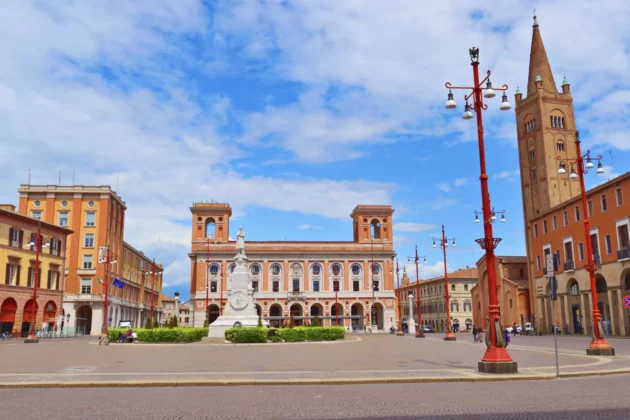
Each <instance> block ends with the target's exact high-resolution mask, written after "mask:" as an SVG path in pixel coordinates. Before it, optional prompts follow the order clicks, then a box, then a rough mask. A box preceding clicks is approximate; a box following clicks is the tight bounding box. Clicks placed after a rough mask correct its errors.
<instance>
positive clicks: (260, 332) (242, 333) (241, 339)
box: [225, 327, 267, 343]
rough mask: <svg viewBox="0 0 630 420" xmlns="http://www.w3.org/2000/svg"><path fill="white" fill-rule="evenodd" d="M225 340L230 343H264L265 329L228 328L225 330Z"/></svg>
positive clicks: (265, 337)
mask: <svg viewBox="0 0 630 420" xmlns="http://www.w3.org/2000/svg"><path fill="white" fill-rule="evenodd" d="M225 339H226V340H228V341H231V342H232V343H266V342H267V329H266V328H260V327H249V328H247V327H246V328H242V327H241V328H230V329H228V330H225Z"/></svg>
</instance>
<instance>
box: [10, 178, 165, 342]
mask: <svg viewBox="0 0 630 420" xmlns="http://www.w3.org/2000/svg"><path fill="white" fill-rule="evenodd" d="M18 192H19V193H20V201H19V213H21V214H23V215H26V216H30V217H32V218H35V219H38V220H41V221H43V222H46V223H48V224H52V225H57V226H62V227H69V228H71V229H72V232H73V233H72V234H71V235H70V236H69V237H68V241H67V246H66V254H67V256H68V259H67V262H66V266H65V274H66V283H65V289H64V304H63V308H64V311H65V313H66V316H67V315H68V314H70V324H71V325H73V326H74V327H76V332H77V333H78V334H92V335H99V334H100V333H101V329H102V326H103V312H104V300H105V294H104V293H105V287H104V286H105V285H104V283H102V282H104V281H105V279H106V278H109V286H108V295H109V296H108V301H109V304H108V308H107V312H108V315H107V319H108V325H109V326H118V324H119V322H120V321H131V322H132V325H134V326H136V327H140V326H142V325H143V324H144V322H145V321H146V319H147V317H149V316H150V313H151V312H152V311H151V308H152V307H153V317H154V318H155V319H157V320H158V321H159V318H160V313H161V309H160V295H161V290H162V266H161V265H160V264H155V263H154V261H153V260H152V259H150V258H148V257H147V256H145V255H144V253H142V251H139V250H137V249H135V248H133V247H132V246H131V245H129V244H128V243H126V242H125V241H124V239H123V238H124V230H125V212H126V210H127V205H126V204H125V202H124V201H123V200H122V198H121V197H120V196H118V194H116V192H115V191H113V190H112V189H111V187H109V186H104V185H100V186H85V185H72V186H66V185H24V184H23V185H21V186H20V188H19V189H18ZM64 242H65V241H64ZM101 247H108V248H109V254H110V259H111V263H110V269H109V273H108V275H106V269H105V264H103V263H99V259H98V251H99V248H101ZM153 271H155V277H154V276H153V274H152V273H153ZM116 280H118V281H116ZM115 281H116V282H115ZM116 286H118V287H116Z"/></svg>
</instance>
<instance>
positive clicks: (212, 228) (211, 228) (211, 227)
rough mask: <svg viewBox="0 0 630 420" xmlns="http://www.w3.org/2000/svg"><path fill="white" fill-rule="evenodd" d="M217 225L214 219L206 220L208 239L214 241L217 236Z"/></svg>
mask: <svg viewBox="0 0 630 420" xmlns="http://www.w3.org/2000/svg"><path fill="white" fill-rule="evenodd" d="M216 228H217V225H216V223H215V222H214V219H213V218H212V217H210V218H208V219H206V238H207V239H213V238H214V236H215V234H216Z"/></svg>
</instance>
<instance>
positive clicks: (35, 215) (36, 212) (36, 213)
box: [31, 210, 42, 220]
mask: <svg viewBox="0 0 630 420" xmlns="http://www.w3.org/2000/svg"><path fill="white" fill-rule="evenodd" d="M31 217H32V218H33V219H35V220H42V211H41V210H31Z"/></svg>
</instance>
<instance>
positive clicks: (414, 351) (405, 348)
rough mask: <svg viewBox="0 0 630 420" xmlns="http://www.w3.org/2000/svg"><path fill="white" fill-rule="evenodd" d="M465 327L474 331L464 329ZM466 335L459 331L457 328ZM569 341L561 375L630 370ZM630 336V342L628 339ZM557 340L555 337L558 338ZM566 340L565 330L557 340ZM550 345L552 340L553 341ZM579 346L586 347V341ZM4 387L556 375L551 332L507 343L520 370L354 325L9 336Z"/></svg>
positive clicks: (457, 348) (464, 344)
mask: <svg viewBox="0 0 630 420" xmlns="http://www.w3.org/2000/svg"><path fill="white" fill-rule="evenodd" d="M466 337H468V336H466ZM458 338H459V337H458ZM580 339H581V338H578V339H577V340H569V341H566V340H565V341H563V342H562V343H561V345H560V346H559V347H560V351H559V361H560V374H561V375H560V376H561V377H572V376H587V375H603V374H616V373H630V357H628V356H626V355H627V354H630V351H626V350H627V349H626V348H625V346H619V347H618V346H617V343H616V342H615V343H614V345H615V346H616V347H617V348H618V350H617V354H620V356H616V357H608V358H606V357H593V356H586V355H585V352H584V349H585V348H586V346H587V345H588V341H586V340H584V339H581V340H580ZM624 342H625V343H628V344H629V345H630V342H629V341H627V340H624ZM552 343H553V342H552ZM559 344H560V340H559ZM552 346H553V344H552ZM580 349H581V350H580ZM2 350H3V354H4V358H5V361H6V363H5V364H4V366H3V368H2V373H0V388H50V387H55V388H57V387H160V386H229V385H265V384H267V385H278V384H311V385H312V384H350V383H353V384H358V383H412V382H418V383H420V382H476V381H496V380H500V381H514V380H532V379H553V378H555V355H554V352H553V348H549V347H548V342H547V340H538V339H536V338H535V337H531V338H530V337H527V338H525V337H517V339H515V340H514V341H513V342H512V343H511V344H510V347H509V348H508V350H509V352H510V355H511V356H512V358H513V359H514V360H515V361H517V362H518V363H519V373H517V374H514V375H490V374H482V373H479V372H477V362H478V361H479V360H480V359H481V357H482V356H483V353H484V352H485V346H484V345H482V344H474V343H472V342H470V341H467V340H465V339H464V340H459V341H457V342H444V341H442V339H441V335H437V334H430V335H428V336H427V338H425V339H416V338H414V337H411V336H405V337H396V336H392V335H360V336H358V337H357V336H354V335H350V336H349V337H348V338H347V339H346V340H344V341H341V342H321V343H278V344H262V345H260V344H259V345H233V344H216V343H211V342H201V343H194V344H182V345H168V344H136V345H133V344H122V345H113V344H112V345H109V346H98V345H96V344H94V343H93V342H88V341H74V342H59V341H57V342H40V344H37V345H24V344H22V343H11V344H5V345H3V346H2Z"/></svg>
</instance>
